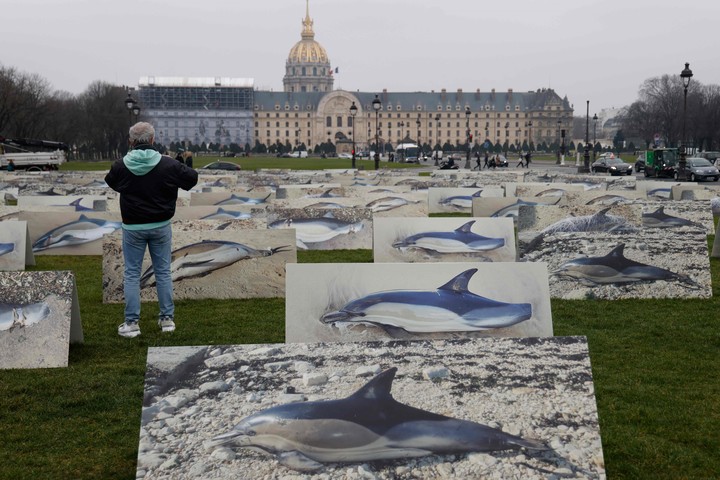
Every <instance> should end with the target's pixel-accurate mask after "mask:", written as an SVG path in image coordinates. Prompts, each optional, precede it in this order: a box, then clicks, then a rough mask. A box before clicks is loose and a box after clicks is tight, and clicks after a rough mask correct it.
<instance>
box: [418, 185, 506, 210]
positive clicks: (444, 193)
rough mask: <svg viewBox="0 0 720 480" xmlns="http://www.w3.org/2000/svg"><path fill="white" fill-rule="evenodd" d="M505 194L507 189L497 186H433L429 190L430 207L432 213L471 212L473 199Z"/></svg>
mask: <svg viewBox="0 0 720 480" xmlns="http://www.w3.org/2000/svg"><path fill="white" fill-rule="evenodd" d="M504 196H505V191H504V190H503V189H502V188H501V187H497V186H487V187H482V188H477V187H476V188H462V187H457V188H431V189H430V190H428V209H429V212H430V213H458V212H463V213H471V212H472V204H473V199H475V198H481V197H483V198H484V197H504Z"/></svg>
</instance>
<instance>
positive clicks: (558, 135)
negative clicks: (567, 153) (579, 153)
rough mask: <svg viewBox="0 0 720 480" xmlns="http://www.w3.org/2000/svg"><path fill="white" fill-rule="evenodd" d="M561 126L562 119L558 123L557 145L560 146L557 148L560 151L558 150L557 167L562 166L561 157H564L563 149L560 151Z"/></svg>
mask: <svg viewBox="0 0 720 480" xmlns="http://www.w3.org/2000/svg"><path fill="white" fill-rule="evenodd" d="M561 125H562V120H560V119H559V118H558V121H557V144H558V147H557V148H558V149H557V160H555V163H556V164H557V165H560V164H561V161H560V157H561V155H562V151H561V149H560V126H561Z"/></svg>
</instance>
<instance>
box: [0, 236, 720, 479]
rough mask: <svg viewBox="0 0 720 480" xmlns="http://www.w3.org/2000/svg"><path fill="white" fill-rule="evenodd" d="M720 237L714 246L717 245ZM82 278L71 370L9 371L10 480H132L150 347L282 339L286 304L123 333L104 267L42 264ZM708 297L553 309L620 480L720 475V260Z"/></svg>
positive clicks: (73, 260) (340, 257)
mask: <svg viewBox="0 0 720 480" xmlns="http://www.w3.org/2000/svg"><path fill="white" fill-rule="evenodd" d="M711 240H712V239H711ZM37 260H38V265H37V267H34V268H33V269H34V270H72V271H74V272H75V274H76V279H77V285H78V290H79V295H80V306H81V313H82V321H83V328H84V332H85V343H84V344H83V345H80V346H73V347H71V349H70V366H69V367H68V368H59V369H45V370H11V371H0V438H1V439H2V441H1V442H0V458H2V459H3V460H2V461H1V462H0V478H2V479H22V478H27V479H39V478H42V479H46V478H47V479H66V478H67V479H133V478H135V462H136V455H137V447H138V439H139V429H140V412H141V402H142V395H143V379H144V372H145V359H146V354H147V348H148V347H149V346H165V345H206V344H238V343H267V342H269V343H272V342H282V341H283V338H284V300H283V299H257V300H229V301H217V300H206V301H180V302H178V305H177V324H178V329H177V331H176V332H175V333H173V334H165V335H162V334H160V333H159V332H158V329H157V328H156V326H155V325H154V323H153V319H154V318H155V317H156V315H157V306H156V305H155V304H147V305H145V306H144V309H143V320H142V321H141V326H142V328H143V333H142V335H141V336H140V337H138V338H136V339H133V340H129V339H124V338H121V337H119V336H118V335H117V333H116V327H117V325H118V324H119V323H120V322H121V320H122V308H123V307H122V305H103V304H102V274H101V270H102V268H101V258H100V257H69V256H68V257H57V256H39V257H37ZM298 261H300V262H371V261H372V253H371V251H369V250H361V251H339V252H298ZM711 263H712V269H713V291H714V294H715V295H716V296H715V297H714V298H713V299H710V300H687V301H685V300H624V301H560V300H553V302H552V311H553V322H554V328H555V334H556V335H585V336H587V337H588V341H589V346H590V355H591V361H592V366H593V375H594V380H595V389H596V396H597V402H598V410H599V415H600V428H601V434H602V438H603V446H604V452H605V462H606V467H607V471H608V475H609V477H610V478H627V479H636V478H648V479H649V478H653V479H655V478H668V479H676V478H688V479H690V478H692V479H696V478H718V477H720V458H718V455H717V453H718V441H717V434H718V432H720V422H719V421H718V420H719V418H718V416H719V413H720V412H719V411H718V410H719V408H718V407H719V405H720V401H719V400H718V398H720V388H719V387H720V381H719V380H718V366H719V365H718V363H719V361H718V358H719V354H720V328H719V327H720V325H719V323H720V322H719V321H718V317H719V315H718V312H719V311H720V300H718V297H717V294H718V292H719V291H720V290H719V289H720V260H715V259H713V260H711Z"/></svg>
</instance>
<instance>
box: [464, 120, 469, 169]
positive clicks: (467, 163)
mask: <svg viewBox="0 0 720 480" xmlns="http://www.w3.org/2000/svg"><path fill="white" fill-rule="evenodd" d="M465 142H466V147H467V148H466V150H467V152H465V167H464V168H468V169H469V168H470V107H465Z"/></svg>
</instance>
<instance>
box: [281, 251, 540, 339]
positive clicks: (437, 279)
mask: <svg viewBox="0 0 720 480" xmlns="http://www.w3.org/2000/svg"><path fill="white" fill-rule="evenodd" d="M287 286H288V289H287V297H286V317H285V325H286V326H285V335H286V341H287V342H313V341H328V342H351V341H368V340H376V339H396V338H403V339H409V338H417V339H423V338H424V339H432V338H458V337H475V336H519V337H523V336H547V335H552V316H551V313H550V305H549V297H550V295H549V290H548V277H547V267H546V265H545V264H542V263H535V264H529V263H522V264H521V263H516V262H497V263H496V262H480V263H477V262H474V263H473V262H464V263H461V262H436V263H373V264H296V265H288V268H287Z"/></svg>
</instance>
